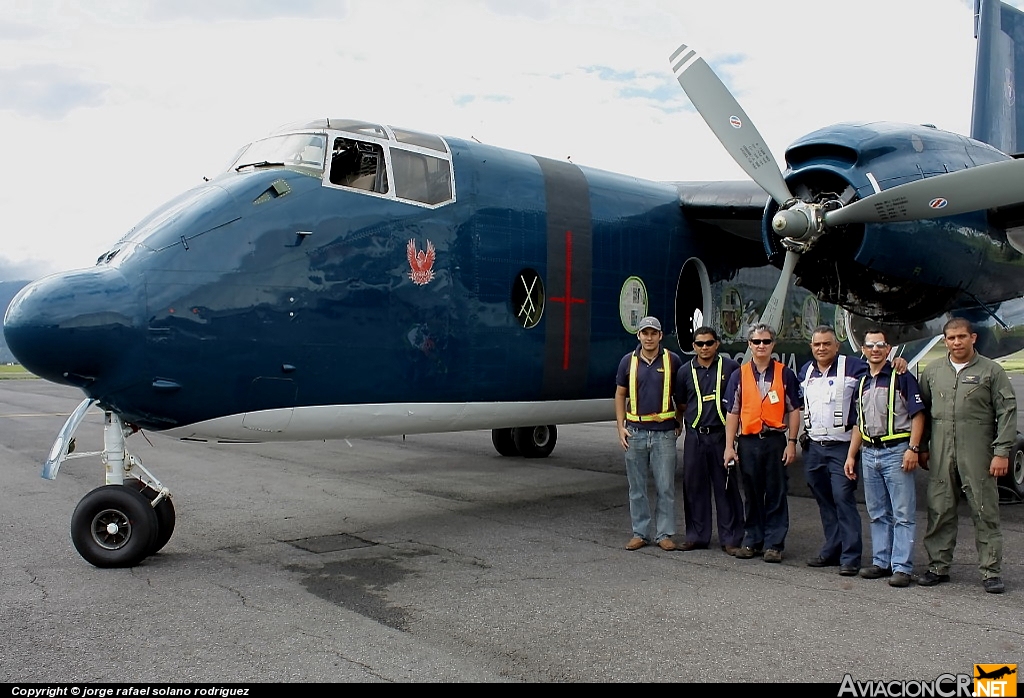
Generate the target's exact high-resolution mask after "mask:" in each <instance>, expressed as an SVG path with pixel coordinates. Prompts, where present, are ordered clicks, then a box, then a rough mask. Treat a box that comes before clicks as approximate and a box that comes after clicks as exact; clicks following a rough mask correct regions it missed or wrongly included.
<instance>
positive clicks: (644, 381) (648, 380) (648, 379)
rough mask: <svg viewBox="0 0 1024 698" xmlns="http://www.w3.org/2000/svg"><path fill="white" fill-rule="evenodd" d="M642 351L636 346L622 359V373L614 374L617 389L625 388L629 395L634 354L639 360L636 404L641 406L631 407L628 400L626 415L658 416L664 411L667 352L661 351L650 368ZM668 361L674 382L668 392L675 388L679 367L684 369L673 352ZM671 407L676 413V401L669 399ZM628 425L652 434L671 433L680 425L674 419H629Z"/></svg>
mask: <svg viewBox="0 0 1024 698" xmlns="http://www.w3.org/2000/svg"><path fill="white" fill-rule="evenodd" d="M642 349H643V347H642V346H640V345H637V348H636V349H635V350H634V351H631V352H630V353H628V354H626V355H625V356H623V357H622V360H621V361H619V369H618V371H616V372H615V385H617V386H619V387H621V388H625V389H626V390H627V391H628V390H629V364H630V361H631V360H632V358H633V355H634V354H635V355H636V356H637V357H638V359H639V360H638V361H637V368H636V401H637V402H638V403H639V404H638V405H629V400H628V399H627V400H626V403H627V404H626V407H627V411H628V412H632V413H634V414H657V413H658V412H661V411H662V409H661V407H662V390H663V389H664V387H665V369H664V365H663V363H662V357H661V353H662V351H663V350H664V348H663V347H659V349H658V356H657V358H655V359H654V361H653V362H651V363H650V364H648V363H647V361H645V360H644V358H643V356H641V355H640V352H641V350H642ZM668 358H669V365H670V366H671V379H670V381H669V390H670V391H671V390H672V388H673V386H674V385H675V376H676V372H677V371H679V366H680V365H682V363H683V361H682V359H680V358H679V355H678V354H676V353H675V352H672V351H670V352H669V353H668ZM669 405H670V407H669V409H670V410H671V409H675V401H674V400H671V399H670V400H669ZM626 423H627V424H628V425H630V426H633V427H636V428H639V429H648V430H650V431H668V430H670V429H676V428H677V427H678V426H679V423H678V422H677V421H676V420H674V419H669V420H667V421H664V422H631V421H629V420H628V419H627V420H626Z"/></svg>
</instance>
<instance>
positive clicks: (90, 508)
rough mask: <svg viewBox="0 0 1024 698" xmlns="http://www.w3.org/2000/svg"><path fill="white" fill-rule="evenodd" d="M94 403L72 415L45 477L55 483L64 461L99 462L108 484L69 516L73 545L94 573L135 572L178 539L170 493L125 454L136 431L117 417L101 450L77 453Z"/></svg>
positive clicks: (109, 421)
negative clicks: (101, 569)
mask: <svg viewBox="0 0 1024 698" xmlns="http://www.w3.org/2000/svg"><path fill="white" fill-rule="evenodd" d="M94 403H95V401H94V400H90V399H86V400H83V401H82V403H81V404H80V405H79V406H78V408H77V409H76V410H75V411H74V412H73V413H72V414H71V416H70V417H69V418H68V421H67V422H66V423H65V424H64V427H63V428H62V429H61V432H60V434H59V435H58V437H57V440H56V441H55V442H54V444H53V448H51V449H50V457H49V458H48V459H47V461H46V464H45V465H44V466H43V477H45V478H47V479H50V480H53V479H56V477H57V472H58V470H59V469H60V466H61V464H62V463H63V462H64V461H66V460H71V459H74V458H84V457H86V456H100V459H101V460H102V462H103V465H104V470H105V476H106V484H105V485H103V486H102V487H97V488H96V489H94V490H93V491H92V492H90V493H89V494H87V495H85V497H83V498H82V500H81V501H80V502H79V503H78V506H77V507H75V513H74V514H73V515H72V516H71V541H72V542H73V543H74V545H75V549H76V550H78V553H79V554H80V555H81V556H82V557H83V558H85V560H86V561H87V562H89V563H91V564H93V565H95V566H96V567H134V566H135V565H137V564H139V563H140V562H142V561H143V560H144V559H145V558H147V557H148V556H150V555H152V554H154V553H156V552H158V551H159V550H161V549H162V548H163V547H164V546H165V545H166V544H167V541H169V540H170V539H171V534H172V533H174V523H175V513H174V505H173V504H172V503H171V499H170V496H171V493H170V490H168V489H167V488H166V487H164V486H163V485H162V484H161V483H160V481H159V480H157V479H156V478H155V477H154V476H153V474H152V473H150V472H149V471H148V470H146V468H145V466H143V465H142V460H141V459H139V458H138V457H137V456H134V455H132V454H130V453H129V452H128V451H127V450H126V448H125V438H126V437H127V436H130V435H131V434H132V433H134V432H135V431H136V429H135V428H133V427H130V426H128V425H126V424H125V423H124V422H123V421H121V418H120V417H119V416H118V415H116V414H114V413H113V412H107V413H106V418H105V421H104V425H103V450H102V451H96V452H92V453H74V450H75V439H74V432H75V430H76V429H77V428H78V425H79V424H80V423H81V422H82V419H83V418H84V417H85V413H86V412H87V411H88V409H89V408H90V407H91V406H92V405H93V404H94Z"/></svg>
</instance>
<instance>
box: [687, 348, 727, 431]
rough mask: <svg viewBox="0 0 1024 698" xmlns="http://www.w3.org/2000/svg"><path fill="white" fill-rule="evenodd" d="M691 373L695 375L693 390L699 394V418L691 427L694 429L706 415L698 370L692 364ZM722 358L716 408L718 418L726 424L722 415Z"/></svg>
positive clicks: (717, 377)
mask: <svg viewBox="0 0 1024 698" xmlns="http://www.w3.org/2000/svg"><path fill="white" fill-rule="evenodd" d="M690 373H691V374H692V375H693V390H694V392H696V393H697V417H696V419H694V420H693V424H691V425H690V426H691V427H693V428H694V429H696V428H697V425H698V424H700V416H701V414H703V413H704V396H703V395H701V394H700V383H698V382H697V368H696V367H695V366H694V365H693V362H692V361H691V362H690ZM721 390H722V357H721V356H719V357H718V375H717V376H716V377H715V407H716V408H717V409H718V418H719V419H720V420H722V424H725V415H724V414H722V395H721Z"/></svg>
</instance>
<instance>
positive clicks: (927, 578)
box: [914, 570, 949, 587]
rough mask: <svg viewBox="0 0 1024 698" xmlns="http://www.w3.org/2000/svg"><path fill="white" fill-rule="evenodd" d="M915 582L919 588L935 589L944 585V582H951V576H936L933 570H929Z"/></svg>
mask: <svg viewBox="0 0 1024 698" xmlns="http://www.w3.org/2000/svg"><path fill="white" fill-rule="evenodd" d="M914 581H916V582H917V585H918V586H922V587H933V586H935V585H936V584H942V583H944V582H948V581H949V575H948V574H935V573H934V572H932V571H931V570H928V571H927V572H925V573H924V574H921V575H918V577H917V579H915V580H914Z"/></svg>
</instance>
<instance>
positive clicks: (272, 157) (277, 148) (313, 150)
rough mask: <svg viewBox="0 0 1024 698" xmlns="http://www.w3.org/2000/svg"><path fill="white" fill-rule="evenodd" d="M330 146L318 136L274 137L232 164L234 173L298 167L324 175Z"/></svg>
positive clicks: (243, 152)
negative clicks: (257, 169) (258, 169)
mask: <svg viewBox="0 0 1024 698" xmlns="http://www.w3.org/2000/svg"><path fill="white" fill-rule="evenodd" d="M326 143H327V138H326V136H324V135H322V134H318V133H289V134H287V135H284V136H271V137H270V138H264V139H263V140H260V141H256V142H254V143H252V144H251V145H249V147H247V148H245V149H244V150H243V151H242V153H241V154H240V155H239V156H238V157H237V158H235V161H234V162H233V163H231V167H230V169H233V170H235V171H239V170H242V169H244V168H246V167H253V168H259V167H274V166H277V167H283V166H285V165H288V166H296V165H298V166H301V167H313V168H316V169H317V170H319V171H321V172H322V171H323V169H324V152H325V149H326Z"/></svg>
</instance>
